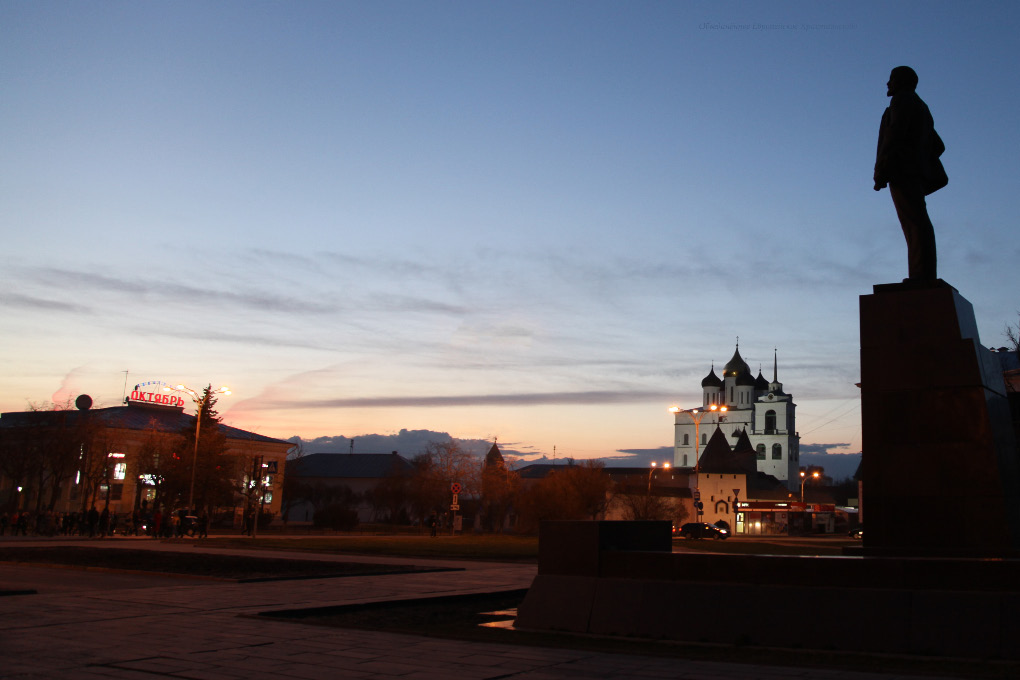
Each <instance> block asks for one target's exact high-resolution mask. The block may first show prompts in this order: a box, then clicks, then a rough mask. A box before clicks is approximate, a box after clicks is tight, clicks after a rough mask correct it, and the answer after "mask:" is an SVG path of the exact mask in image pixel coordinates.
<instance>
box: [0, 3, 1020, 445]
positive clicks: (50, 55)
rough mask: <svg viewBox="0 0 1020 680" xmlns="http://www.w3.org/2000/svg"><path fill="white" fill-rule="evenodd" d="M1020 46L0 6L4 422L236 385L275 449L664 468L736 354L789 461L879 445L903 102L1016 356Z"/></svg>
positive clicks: (1011, 30) (994, 323) (222, 406)
mask: <svg viewBox="0 0 1020 680" xmlns="http://www.w3.org/2000/svg"><path fill="white" fill-rule="evenodd" d="M1018 34H1020V3H1016V2H1001V3H993V2H974V3H960V2H935V1H925V2H906V1H904V2H895V3H886V2H855V3H848V2H773V3H761V2H720V1H718V0H714V1H713V2H637V1H634V0H628V1H627V2H622V1H620V2H596V1H593V0H584V1H573V2H567V1H560V2H557V1H549V2H533V1H524V0H521V1H517V2H499V1H494V2H478V1H477V0H472V1H468V2H446V1H433V2H411V1H405V2H386V1H379V0H373V1H372V2H368V1H365V2H338V1H330V2H315V1H300V0H293V1H288V2H258V1H249V2H227V1H220V2H188V1H178V2H156V1H154V2H144V3H142V2H103V1H98V2H47V1H45V0H34V1H33V2H14V1H11V0H0V207H2V210H0V230H2V241H0V243H2V248H0V411H19V410H24V409H26V408H27V407H28V406H29V404H30V403H34V404H43V403H46V402H54V403H65V402H66V401H67V399H68V398H71V399H73V398H74V396H76V395H78V394H82V393H87V394H90V395H91V396H92V397H93V399H94V400H95V402H96V406H98V407H102V406H113V405H117V404H119V403H120V402H121V400H122V398H123V396H124V390H125V385H127V390H128V391H130V389H131V387H132V386H133V385H134V384H136V383H141V382H147V381H165V382H168V383H173V384H176V383H185V384H188V385H191V386H192V387H196V388H199V387H201V386H204V385H206V384H212V385H213V387H218V386H220V385H229V386H230V388H231V389H232V390H233V392H234V393H233V394H232V395H230V396H227V397H223V398H222V399H221V400H220V403H219V410H220V413H221V414H222V415H223V416H224V421H225V422H227V423H229V424H231V425H235V426H238V427H243V428H247V429H253V430H255V431H257V432H260V433H262V434H266V435H269V436H274V437H280V438H287V437H291V436H294V435H299V436H301V437H303V438H306V439H310V438H314V437H323V436H328V437H334V436H339V435H344V436H347V437H354V436H358V435H363V434H371V433H375V434H387V433H394V432H397V431H399V430H401V429H405V428H406V429H411V430H415V429H423V430H432V431H437V432H448V433H450V434H451V435H453V436H455V437H462V438H472V439H488V440H491V439H492V438H494V437H498V438H499V442H500V444H501V445H502V446H507V447H511V448H513V449H514V450H516V451H519V452H521V453H523V454H532V455H535V456H538V455H542V454H544V455H548V456H551V455H552V450H553V447H554V446H555V447H556V450H557V455H558V456H559V457H568V456H569V457H573V458H578V459H580V458H590V457H603V456H611V455H614V454H615V452H617V451H620V450H629V449H654V448H657V447H663V446H670V445H671V443H672V436H673V425H672V422H673V420H672V416H671V414H670V413H669V412H668V411H667V409H668V407H669V406H671V405H674V404H675V405H679V406H681V407H691V406H696V405H699V404H700V399H701V388H700V382H701V379H702V378H703V377H704V376H705V375H706V374H707V373H708V371H709V368H710V366H711V364H712V362H713V361H714V362H715V365H716V367H717V368H718V367H720V366H721V365H722V364H724V363H725V362H726V361H727V360H728V359H729V358H730V357H731V355H732V354H733V350H734V346H735V343H736V342H737V338H738V336H739V342H740V352H741V354H742V356H743V357H744V359H745V360H746V361H747V362H748V364H750V365H751V367H752V369H753V370H754V372H757V370H758V368H759V365H760V366H761V367H762V369H763V371H764V373H765V375H766V377H769V378H771V374H772V361H773V352H774V350H775V351H777V352H778V358H779V379H780V381H781V382H783V383H784V386H785V388H786V390H787V391H788V392H791V393H792V394H793V395H794V400H795V402H796V403H797V405H798V411H797V413H798V430H799V431H800V434H801V438H802V439H801V441H802V446H809V445H818V446H822V447H825V448H829V449H830V450H831V451H833V452H837V451H842V452H856V451H859V450H860V449H861V434H860V400H859V393H858V389H857V387H855V386H854V383H855V382H857V381H858V380H859V377H860V375H859V371H860V368H859V365H860V361H859V323H858V300H859V296H860V295H862V294H868V293H870V292H871V289H872V285H874V284H877V283H889V282H897V281H899V280H901V279H902V278H903V277H905V276H906V273H907V267H906V246H905V244H904V240H903V236H902V233H901V231H900V227H899V223H898V222H897V220H896V217H895V213H894V211H893V206H892V201H891V199H890V198H889V193H888V191H883V192H880V193H876V192H875V191H873V189H872V179H871V178H872V170H873V165H874V155H875V142H876V138H877V133H878V126H879V120H880V118H881V115H882V112H883V110H884V108H885V107H886V106H887V104H888V99H887V97H886V88H885V83H886V80H887V79H888V74H889V70H890V69H891V68H892V67H894V66H897V65H900V64H907V65H910V66H912V67H913V68H914V69H915V70H916V71H917V73H918V74H919V76H920V83H919V85H918V88H917V91H918V94H920V95H921V97H922V98H923V99H924V100H925V101H926V102H927V103H928V106H929V107H930V109H931V111H932V114H933V115H934V118H935V125H936V129H937V130H938V132H939V134H940V135H941V137H942V139H943V140H944V141H945V144H946V147H947V151H946V153H945V155H944V156H943V159H942V160H943V162H944V164H945V167H946V170H947V172H948V174H949V178H950V182H949V186H948V187H946V188H945V189H943V190H942V191H939V192H938V193H936V194H934V195H932V196H931V197H929V200H928V206H929V212H930V214H931V216H932V221H933V222H934V224H935V232H936V237H937V240H938V248H939V274H940V276H941V278H943V279H945V280H946V281H947V282H949V283H950V284H952V285H953V286H955V287H956V288H957V289H958V290H959V291H960V293H961V294H962V295H963V296H964V297H966V298H967V299H968V300H970V301H971V302H972V303H973V305H974V309H975V313H976V316H977V321H978V327H979V330H980V333H981V340H982V342H983V344H985V345H986V346H996V347H997V346H1001V345H1004V344H1006V339H1005V337H1004V334H1003V329H1004V327H1005V325H1006V324H1007V323H1010V324H1015V323H1016V321H1017V310H1018V309H1020V295H1018V293H1020V267H1018V266H1017V263H1018V261H1020V239H1018V237H1017V226H1016V220H1017V215H1018V214H1020V205H1018V203H1020V183H1018V179H1020V172H1018V170H1020V167H1018V166H1020V126H1018V125H1017V123H1016V119H1017V111H1018V110H1020V87H1018V86H1020V54H1018V50H1017V47H1016V36H1017V35H1018ZM125 371H127V374H125ZM718 372H719V371H718V370H717V373H718ZM188 408H189V410H190V408H191V405H190V403H189V405H188ZM402 453H404V452H402ZM407 453H409V454H413V453H415V452H407Z"/></svg>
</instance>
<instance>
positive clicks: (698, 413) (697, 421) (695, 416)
mask: <svg viewBox="0 0 1020 680" xmlns="http://www.w3.org/2000/svg"><path fill="white" fill-rule="evenodd" d="M726 410H727V409H726V407H725V406H719V405H718V404H711V405H709V407H708V409H707V410H699V409H696V408H691V409H682V408H680V407H679V406H670V408H669V412H670V413H686V414H687V415H688V416H689V417H690V419H691V422H693V423H694V511H695V514H696V515H697V516H698V517H699V521H700V515H701V508H700V507H698V506H699V505H700V504H701V487H700V482H699V480H698V475H699V472H700V470H701V454H700V452H699V448H698V446H699V444H700V443H701V439H700V435H699V432H700V427H701V419H702V418H704V417H705V415H706V414H708V413H724V412H726Z"/></svg>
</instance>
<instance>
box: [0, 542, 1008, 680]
mask: <svg viewBox="0 0 1020 680" xmlns="http://www.w3.org/2000/svg"><path fill="white" fill-rule="evenodd" d="M337 560H338V561H331V562H328V563H324V562H322V561H310V560H301V559H283V558H272V557H269V556H268V555H267V556H262V555H258V556H253V555H250V554H247V555H245V554H237V555H229V554H227V555H224V554H210V553H196V552H188V551H184V550H182V551H179V552H169V553H168V552H165V551H161V552H153V551H149V550H132V549H118V550H108V549H103V548H100V547H87V546H59V547H58V546H53V547H45V546H40V547H35V546H31V547H25V546H11V547H8V546H0V563H7V564H12V563H19V564H20V565H21V566H24V565H26V564H30V565H35V566H34V567H33V568H37V569H45V570H47V571H49V570H50V569H53V570H60V569H63V570H66V571H68V572H71V573H73V572H74V571H75V570H79V571H91V572H96V571H106V572H110V573H111V574H112V575H114V576H115V575H116V574H124V575H129V574H138V573H150V574H155V573H159V574H175V575H178V576H186V577H190V578H192V579H196V580H197V581H195V582H196V583H197V582H201V581H206V582H215V581H221V582H222V581H232V582H234V583H246V582H248V583H251V582H254V583H255V584H256V585H257V582H258V581H261V580H264V581H267V582H272V581H287V580H299V579H321V578H330V579H332V578H335V577H340V576H367V575H384V576H385V578H387V579H389V578H397V579H400V577H399V576H397V574H405V575H408V576H410V575H412V574H423V575H424V574H427V572H428V571H430V570H431V571H436V572H437V573H436V576H442V574H441V573H438V572H439V571H443V570H449V568H450V567H449V566H448V565H447V566H443V567H430V568H426V569H423V568H421V567H416V566H414V565H410V564H404V565H400V564H373V563H367V562H356V563H355V562H344V561H342V560H343V558H342V557H339V558H337ZM448 576H449V578H452V579H457V578H458V576H457V575H456V574H455V573H451V574H449V575H448ZM353 580H354V581H357V580H358V579H353ZM344 581H345V580H344ZM337 583H338V584H339V582H337ZM394 583H396V582H394ZM2 587H3V586H0V588H2ZM499 588H500V586H498V585H494V590H495V589H499ZM525 592H526V590H525V589H524V588H521V587H516V588H507V587H506V586H505V585H504V586H502V590H500V591H499V592H488V593H467V594H453V595H443V594H441V593H439V592H437V593H429V594H428V596H426V597H417V596H414V595H411V594H410V593H408V592H406V591H405V592H403V594H401V595H400V596H399V597H398V598H395V599H385V600H381V601H366V602H356V603H353V604H342V605H336V604H330V605H327V606H315V603H313V602H309V601H307V600H306V601H303V602H296V601H293V603H292V604H291V605H290V606H291V607H292V608H287V606H286V604H285V603H284V602H281V603H280V604H283V605H284V606H283V607H280V606H279V605H277V606H275V607H269V608H264V609H259V610H255V609H248V610H246V611H244V612H238V613H239V614H240V615H241V616H243V617H245V618H249V619H252V618H254V619H255V620H261V621H263V622H264V623H265V624H266V625H269V626H271V625H272V624H271V622H279V623H284V622H290V623H292V624H298V628H299V629H300V627H301V624H304V625H307V624H312V625H314V626H315V627H318V628H320V629H338V628H339V629H348V630H359V631H379V632H381V633H386V634H410V635H416V636H427V637H431V638H435V639H444V640H456V641H464V642H468V643H479V644H483V645H484V644H487V643H497V644H501V645H511V646H518V647H522V648H524V647H530V648H544V649H550V650H574V651H577V652H580V653H586V654H589V653H590V654H593V655H598V654H609V655H614V656H617V657H618V658H620V659H623V658H627V657H630V656H635V655H637V656H642V657H658V658H664V659H675V660H676V663H680V664H683V663H687V662H695V663H702V662H704V663H709V664H711V663H715V662H723V663H726V664H737V665H747V668H751V667H752V666H753V667H757V668H762V667H764V668H770V667H771V668H774V669H775V676H774V677H790V675H789V673H788V672H789V671H790V670H791V669H800V671H799V673H797V671H794V673H797V677H823V676H824V677H832V674H833V672H837V673H839V677H851V676H853V675H854V674H855V673H866V674H874V676H873V677H890V676H896V677H905V676H917V677H926V676H927V677H936V676H937V677H943V678H945V677H956V678H1016V677H1020V665H1018V664H1015V663H1004V662H996V661H983V662H974V661H958V660H953V659H935V658H921V657H901V656H883V655H860V654H842V653H832V652H824V651H821V652H818V651H806V650H801V649H796V648H794V649H763V648H755V647H749V646H733V645H692V644H676V643H668V642H657V641H648V640H627V639H617V638H595V637H587V636H573V635H549V634H546V633H541V634H538V633H529V632H527V631H519V630H514V629H513V628H512V625H511V622H512V620H513V616H514V609H515V608H516V606H517V605H518V604H519V603H520V601H521V600H522V599H523V597H524V594H525ZM3 599H8V598H3ZM10 599H12V600H13V599H17V600H19V601H22V602H24V604H25V606H27V607H31V603H32V600H33V597H32V596H25V597H17V598H10ZM254 622H255V621H253V623H254ZM483 624H489V625H483ZM811 625H832V626H833V634H834V635H835V634H838V612H833V618H832V621H831V622H829V623H824V622H823V623H819V622H814V623H812V624H811ZM791 628H792V630H794V631H795V629H796V625H794V624H793V623H791ZM791 639H792V640H794V641H795V635H793V636H791ZM842 673H846V674H847V675H845V676H844V675H842ZM735 675H736V676H738V677H741V676H740V673H739V672H738V673H736V674H735ZM0 677H20V676H14V675H10V676H8V675H5V674H4V672H3V671H2V670H0ZM172 677H177V676H172ZM337 677H343V675H342V674H340V675H337ZM677 677H681V676H679V675H678V676H677ZM695 677H700V676H695ZM706 677H707V676H706ZM713 677H714V676H713ZM726 677H729V676H726ZM747 677H751V676H750V675H749V676H747ZM769 677H772V676H769Z"/></svg>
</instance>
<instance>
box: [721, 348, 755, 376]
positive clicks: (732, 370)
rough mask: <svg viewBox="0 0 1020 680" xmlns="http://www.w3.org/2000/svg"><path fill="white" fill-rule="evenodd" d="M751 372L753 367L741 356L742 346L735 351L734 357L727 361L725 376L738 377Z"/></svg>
mask: <svg viewBox="0 0 1020 680" xmlns="http://www.w3.org/2000/svg"><path fill="white" fill-rule="evenodd" d="M745 372H746V373H750V372H751V367H750V366H748V365H747V362H746V361H744V360H743V358H741V356H740V346H739V345H738V346H737V349H736V350H734V352H733V358H732V359H730V360H729V361H728V362H726V366H724V367H723V377H724V378H736V377H737V376H738V375H740V374H741V373H745Z"/></svg>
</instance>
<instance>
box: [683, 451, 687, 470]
mask: <svg viewBox="0 0 1020 680" xmlns="http://www.w3.org/2000/svg"><path fill="white" fill-rule="evenodd" d="M684 467H687V454H686V453H685V454H684Z"/></svg>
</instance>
